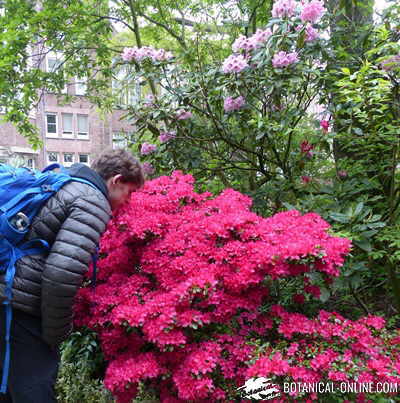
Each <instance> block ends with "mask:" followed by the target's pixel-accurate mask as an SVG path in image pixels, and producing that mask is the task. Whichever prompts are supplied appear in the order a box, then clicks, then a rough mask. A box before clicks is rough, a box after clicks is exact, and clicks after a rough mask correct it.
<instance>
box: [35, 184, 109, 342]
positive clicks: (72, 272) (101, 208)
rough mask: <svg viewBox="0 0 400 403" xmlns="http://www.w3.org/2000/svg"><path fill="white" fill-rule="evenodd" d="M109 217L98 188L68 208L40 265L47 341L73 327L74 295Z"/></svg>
mask: <svg viewBox="0 0 400 403" xmlns="http://www.w3.org/2000/svg"><path fill="white" fill-rule="evenodd" d="M109 219H110V209H109V204H108V202H107V201H106V199H105V198H104V197H102V195H100V194H99V192H97V191H92V192H90V191H89V192H88V194H86V195H85V196H80V197H77V198H76V199H75V200H74V201H73V202H72V204H71V206H70V208H69V209H68V215H67V218H66V220H65V221H64V222H63V224H62V225H61V229H60V230H59V232H58V233H57V236H56V239H55V241H54V243H53V245H52V247H51V250H50V253H49V255H48V257H47V259H46V262H45V267H44V269H43V277H42V306H41V311H42V336H43V339H44V340H45V341H46V342H47V343H48V344H49V345H52V346H55V345H57V344H59V343H60V342H62V341H63V340H64V339H65V338H66V337H67V336H68V334H69V333H70V331H71V329H72V305H73V300H74V297H75V295H76V293H77V291H78V289H79V287H80V286H81V284H82V281H83V276H84V274H85V272H86V271H87V270H88V265H89V263H90V261H91V255H92V253H93V252H94V250H95V248H96V246H97V245H98V242H99V239H100V236H101V234H102V233H103V232H104V230H105V228H106V225H107V222H108V220H109Z"/></svg>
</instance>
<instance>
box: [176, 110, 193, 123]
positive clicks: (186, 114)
mask: <svg viewBox="0 0 400 403" xmlns="http://www.w3.org/2000/svg"><path fill="white" fill-rule="evenodd" d="M191 117H193V114H192V112H190V111H185V110H183V109H180V110H179V111H178V112H177V113H176V119H177V120H186V119H190V118H191Z"/></svg>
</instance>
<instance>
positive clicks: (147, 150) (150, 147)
mask: <svg viewBox="0 0 400 403" xmlns="http://www.w3.org/2000/svg"><path fill="white" fill-rule="evenodd" d="M156 150H157V146H156V145H155V144H150V143H143V144H142V147H141V149H140V153H141V154H142V155H149V154H152V153H154V152H155V151H156Z"/></svg>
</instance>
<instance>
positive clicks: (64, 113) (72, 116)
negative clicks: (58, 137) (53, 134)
mask: <svg viewBox="0 0 400 403" xmlns="http://www.w3.org/2000/svg"><path fill="white" fill-rule="evenodd" d="M65 115H71V131H70V132H69V131H67V132H66V131H65V130H64V116H65ZM61 122H62V136H63V137H65V138H70V139H71V138H73V137H74V114H73V113H69V112H62V113H61Z"/></svg>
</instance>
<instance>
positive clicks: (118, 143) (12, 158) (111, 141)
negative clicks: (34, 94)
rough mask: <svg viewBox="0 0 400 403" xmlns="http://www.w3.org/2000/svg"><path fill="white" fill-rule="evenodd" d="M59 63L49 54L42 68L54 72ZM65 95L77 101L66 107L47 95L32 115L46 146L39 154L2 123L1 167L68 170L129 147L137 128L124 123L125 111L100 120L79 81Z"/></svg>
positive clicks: (55, 97)
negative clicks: (58, 166)
mask: <svg viewBox="0 0 400 403" xmlns="http://www.w3.org/2000/svg"><path fill="white" fill-rule="evenodd" d="M57 60H58V59H57V57H56V56H55V55H53V54H51V53H49V54H48V55H47V57H46V59H45V65H43V66H42V68H43V69H45V70H46V71H53V69H54V68H56V67H57V63H58V62H57ZM64 93H67V94H69V95H73V96H74V101H73V102H72V103H70V104H67V105H66V104H64V102H63V99H62V98H63V97H59V96H57V95H56V94H51V93H45V94H43V96H42V98H41V100H40V102H39V104H38V105H37V106H36V108H34V109H33V110H32V111H31V113H30V120H31V122H32V123H33V124H34V125H35V126H36V127H37V128H38V131H39V135H40V139H41V141H42V143H43V147H42V149H40V150H37V151H36V150H33V149H32V147H31V146H30V145H29V144H28V142H27V140H26V139H25V138H24V137H23V136H22V135H21V134H20V133H18V131H17V129H16V128H15V127H14V126H13V125H12V124H11V123H8V122H4V121H1V120H0V163H9V164H12V165H15V166H22V165H24V166H28V167H30V168H35V169H43V168H44V167H45V166H46V165H48V164H51V163H54V162H57V163H60V164H62V165H64V166H66V167H68V166H70V165H72V164H73V163H76V162H80V163H84V164H87V165H88V166H90V164H91V162H92V161H93V159H94V158H95V157H96V156H97V155H98V154H99V153H101V151H102V150H104V149H106V148H109V147H126V146H127V140H126V138H127V136H128V135H131V134H132V132H133V130H134V128H133V126H131V125H130V124H129V122H127V121H126V120H124V121H122V120H121V116H122V114H123V110H114V111H113V112H112V113H108V114H105V115H104V116H101V115H100V113H99V112H98V110H97V108H96V107H95V105H93V104H92V103H90V102H89V101H88V99H87V98H86V96H85V94H86V84H85V83H84V82H79V81H78V80H72V82H71V83H69V84H68V86H67V87H66V88H65V89H64ZM2 114H4V110H0V119H1V115H2Z"/></svg>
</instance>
